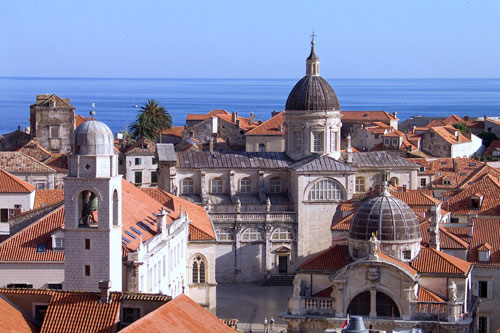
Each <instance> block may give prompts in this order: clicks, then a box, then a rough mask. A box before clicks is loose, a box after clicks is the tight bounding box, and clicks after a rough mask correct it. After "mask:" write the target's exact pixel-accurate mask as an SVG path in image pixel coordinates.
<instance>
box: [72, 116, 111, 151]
mask: <svg viewBox="0 0 500 333" xmlns="http://www.w3.org/2000/svg"><path fill="white" fill-rule="evenodd" d="M71 144H72V151H73V154H75V155H114V139H113V133H112V132H111V130H110V129H109V127H108V126H107V125H106V124H104V123H101V122H100V121H97V120H87V121H85V122H84V123H82V124H81V125H80V126H78V127H77V128H76V129H75V130H74V131H73V137H72V139H71Z"/></svg>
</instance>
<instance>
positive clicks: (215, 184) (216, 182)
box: [211, 177, 223, 194]
mask: <svg viewBox="0 0 500 333" xmlns="http://www.w3.org/2000/svg"><path fill="white" fill-rule="evenodd" d="M222 185H223V183H222V179H220V178H219V177H217V178H214V179H212V190H211V193H213V194H217V193H222V192H223V187H222Z"/></svg>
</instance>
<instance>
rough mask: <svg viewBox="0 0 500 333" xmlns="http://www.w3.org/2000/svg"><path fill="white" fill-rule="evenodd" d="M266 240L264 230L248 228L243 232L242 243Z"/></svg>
mask: <svg viewBox="0 0 500 333" xmlns="http://www.w3.org/2000/svg"><path fill="white" fill-rule="evenodd" d="M263 240H264V235H263V233H262V229H260V228H257V227H248V228H246V229H244V230H243V231H242V232H241V241H242V242H260V241H263Z"/></svg>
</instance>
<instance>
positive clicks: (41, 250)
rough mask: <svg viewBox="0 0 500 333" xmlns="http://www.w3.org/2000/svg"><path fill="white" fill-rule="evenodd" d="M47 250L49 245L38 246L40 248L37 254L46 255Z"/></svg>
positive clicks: (37, 249)
mask: <svg viewBox="0 0 500 333" xmlns="http://www.w3.org/2000/svg"><path fill="white" fill-rule="evenodd" d="M45 250H47V245H45V244H38V247H37V248H36V252H38V253H45Z"/></svg>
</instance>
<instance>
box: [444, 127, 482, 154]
mask: <svg viewBox="0 0 500 333" xmlns="http://www.w3.org/2000/svg"><path fill="white" fill-rule="evenodd" d="M482 145H483V141H482V140H481V139H480V138H479V137H477V136H475V135H474V134H472V133H471V141H470V142H463V143H457V144H454V145H452V146H451V156H448V157H451V158H455V157H471V156H473V155H474V154H475V153H476V152H477V153H478V154H480V153H481V151H480V149H481V147H482Z"/></svg>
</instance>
